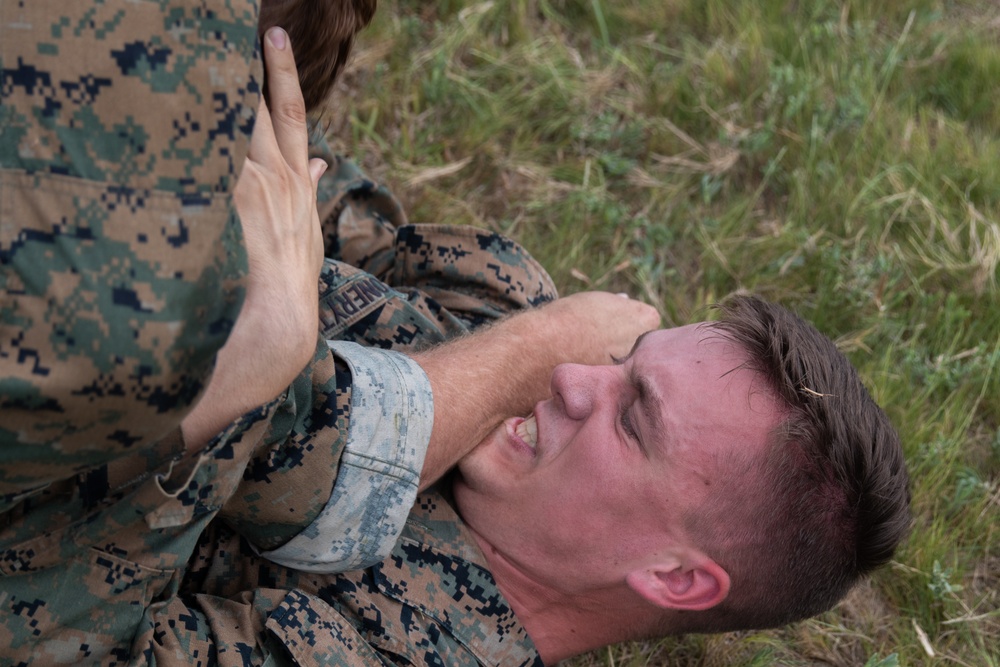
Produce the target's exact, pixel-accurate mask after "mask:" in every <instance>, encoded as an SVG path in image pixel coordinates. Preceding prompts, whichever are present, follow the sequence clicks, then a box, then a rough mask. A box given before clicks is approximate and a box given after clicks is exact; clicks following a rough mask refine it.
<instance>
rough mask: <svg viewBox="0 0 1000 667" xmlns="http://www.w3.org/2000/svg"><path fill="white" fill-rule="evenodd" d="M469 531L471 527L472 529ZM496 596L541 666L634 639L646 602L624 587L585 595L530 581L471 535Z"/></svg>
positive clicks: (502, 555) (486, 544)
mask: <svg viewBox="0 0 1000 667" xmlns="http://www.w3.org/2000/svg"><path fill="white" fill-rule="evenodd" d="M470 530H471V528H470ZM471 532H472V534H473V536H474V537H475V539H476V541H477V543H478V544H479V548H480V550H481V551H482V552H483V555H484V556H485V557H486V562H487V564H488V565H489V570H490V573H491V574H492V575H493V579H494V580H495V581H496V583H497V587H498V588H499V589H500V592H501V593H503V596H504V598H505V599H506V600H507V602H508V603H510V606H511V609H512V610H513V611H514V614H515V615H516V616H517V620H518V621H520V622H521V624H522V625H523V626H524V629H525V631H526V632H527V633H528V636H529V637H531V641H532V642H533V643H534V644H535V648H536V649H538V653H539V655H540V656H541V658H542V661H543V662H544V663H545V664H547V665H550V664H555V663H557V662H559V661H560V660H565V659H567V658H570V657H573V656H575V655H579V654H580V653H585V652H587V651H590V650H593V649H596V648H600V647H602V646H607V645H609V644H615V643H617V642H620V641H625V640H626V639H632V638H634V633H635V628H637V627H641V624H642V619H641V618H640V614H639V613H637V612H642V611H645V610H646V609H645V607H646V605H645V603H644V602H643V601H641V600H639V599H638V597H637V596H634V595H633V594H631V591H628V589H627V588H626V587H624V586H622V587H619V588H617V589H615V590H610V589H604V590H598V591H588V592H586V593H580V592H569V591H564V590H560V589H559V588H558V586H557V585H553V584H551V583H546V582H543V581H541V580H539V579H538V578H537V577H535V576H532V575H531V574H530V573H528V572H526V571H525V570H524V569H523V568H521V567H519V566H518V565H517V563H516V562H514V561H512V560H511V559H509V558H507V556H506V555H504V554H503V553H502V552H501V551H500V550H498V549H496V548H495V547H494V546H493V545H492V544H490V543H489V542H487V541H486V540H485V539H484V538H483V537H482V536H481V535H479V533H477V532H476V531H475V530H472V531H471Z"/></svg>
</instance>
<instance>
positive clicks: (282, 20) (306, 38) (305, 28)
mask: <svg viewBox="0 0 1000 667" xmlns="http://www.w3.org/2000/svg"><path fill="white" fill-rule="evenodd" d="M375 4H376V0H262V2H261V7H260V18H259V19H258V23H257V33H258V35H260V36H261V37H263V35H264V33H265V32H267V30H268V29H269V28H272V27H274V26H280V27H281V28H284V30H285V32H287V33H288V36H289V38H290V39H291V42H292V49H293V50H294V52H295V66H296V67H297V68H298V71H299V83H300V84H301V86H302V96H303V98H304V99H305V103H306V109H307V110H309V111H314V110H316V109H318V108H319V107H320V106H321V105H322V104H323V102H325V101H326V99H327V97H329V96H330V91H331V90H332V89H333V84H334V82H335V81H336V79H337V76H338V75H339V74H340V71H341V70H342V69H343V67H344V65H345V64H346V63H347V58H348V56H350V54H351V47H352V46H353V45H354V36H355V35H356V34H357V33H358V32H360V31H361V30H362V28H364V27H365V26H366V25H368V23H369V22H370V21H371V20H372V16H373V15H374V14H375ZM266 88H267V86H266V82H265V95H266Z"/></svg>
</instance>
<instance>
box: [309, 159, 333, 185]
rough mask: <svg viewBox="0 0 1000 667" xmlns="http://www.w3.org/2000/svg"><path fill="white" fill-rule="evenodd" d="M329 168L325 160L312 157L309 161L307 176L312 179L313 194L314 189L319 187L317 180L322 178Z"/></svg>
mask: <svg viewBox="0 0 1000 667" xmlns="http://www.w3.org/2000/svg"><path fill="white" fill-rule="evenodd" d="M329 166H330V165H328V164H327V163H326V160H324V159H323V158H321V157H314V158H312V159H311V160H309V176H310V177H311V178H312V185H313V192H316V188H317V187H318V186H319V179H320V178H322V177H323V174H325V173H326V170H327V168H328V167H329Z"/></svg>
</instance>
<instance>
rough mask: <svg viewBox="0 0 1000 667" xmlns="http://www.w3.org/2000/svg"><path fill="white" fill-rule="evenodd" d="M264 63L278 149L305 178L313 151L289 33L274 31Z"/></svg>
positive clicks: (267, 39)
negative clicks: (309, 156)
mask: <svg viewBox="0 0 1000 667" xmlns="http://www.w3.org/2000/svg"><path fill="white" fill-rule="evenodd" d="M264 62H265V63H266V65H267V89H268V95H269V97H270V100H268V102H269V104H268V106H269V108H270V109H271V124H272V125H273V126H274V136H275V139H277V142H278V149H279V150H280V151H281V154H282V155H283V156H284V158H285V162H287V163H288V166H290V167H291V168H292V169H293V170H294V171H295V172H296V173H298V174H305V173H306V172H307V171H308V164H307V161H308V150H309V135H308V130H307V129H306V105H305V102H303V100H302V89H301V88H300V87H299V75H298V71H297V70H296V68H295V56H294V54H293V53H292V44H291V41H290V40H289V39H288V33H286V32H285V31H284V30H282V29H281V28H271V29H270V30H268V31H267V34H266V35H265V36H264Z"/></svg>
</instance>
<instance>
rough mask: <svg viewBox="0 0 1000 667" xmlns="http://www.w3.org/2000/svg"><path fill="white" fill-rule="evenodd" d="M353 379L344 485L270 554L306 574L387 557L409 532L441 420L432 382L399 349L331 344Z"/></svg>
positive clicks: (340, 476) (341, 477)
mask: <svg viewBox="0 0 1000 667" xmlns="http://www.w3.org/2000/svg"><path fill="white" fill-rule="evenodd" d="M329 346H330V349H331V350H333V351H334V353H335V354H337V356H339V357H340V358H341V359H343V360H345V361H346V362H347V365H348V366H349V367H350V370H351V375H352V388H353V391H352V396H351V426H350V429H349V433H348V437H347V443H346V446H345V447H344V453H343V455H342V456H341V459H340V469H339V472H338V474H337V480H336V483H335V485H334V488H333V493H332V494H331V495H330V500H329V501H328V502H327V504H326V506H325V507H324V508H323V511H322V512H320V514H319V516H318V517H317V518H316V520H315V521H313V522H312V523H311V524H310V525H309V526H308V527H307V528H306V529H305V530H303V531H302V532H301V533H299V534H298V535H296V536H295V537H293V538H292V539H291V540H289V541H288V542H287V543H285V544H284V545H282V546H281V547H279V548H277V549H273V550H271V551H268V552H264V553H263V554H262V555H264V556H266V557H267V558H269V559H270V560H272V561H274V562H276V563H280V564H282V565H287V566H289V567H293V568H296V569H299V570H313V571H317V572H343V571H349V570H355V569H358V568H362V567H367V566H369V565H371V564H373V563H375V562H378V561H379V560H381V559H382V558H383V557H384V555H385V554H386V553H388V551H389V550H390V549H392V546H393V544H395V542H396V538H397V537H398V536H399V533H400V532H401V531H402V530H403V525H404V524H405V523H406V517H407V515H408V514H409V512H410V507H412V505H413V501H414V499H415V498H416V495H417V488H418V487H419V485H420V469H421V468H422V467H423V462H424V456H425V455H426V453H427V445H428V443H429V442H430V437H431V427H432V426H433V423H434V407H433V399H432V396H431V389H430V383H429V381H428V379H427V375H426V374H425V373H424V372H423V369H421V368H420V366H419V365H418V364H417V363H416V362H415V361H413V360H412V359H410V358H409V357H407V356H405V355H403V354H400V353H398V352H391V351H388V350H379V349H375V348H365V347H361V346H360V345H357V344H356V343H349V342H336V341H330V342H329Z"/></svg>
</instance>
